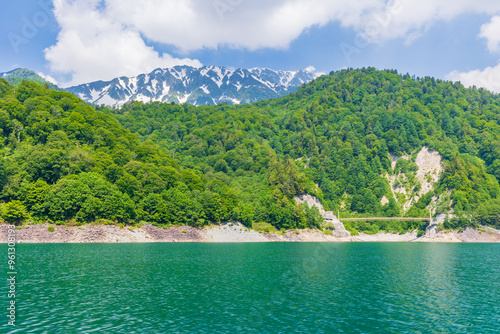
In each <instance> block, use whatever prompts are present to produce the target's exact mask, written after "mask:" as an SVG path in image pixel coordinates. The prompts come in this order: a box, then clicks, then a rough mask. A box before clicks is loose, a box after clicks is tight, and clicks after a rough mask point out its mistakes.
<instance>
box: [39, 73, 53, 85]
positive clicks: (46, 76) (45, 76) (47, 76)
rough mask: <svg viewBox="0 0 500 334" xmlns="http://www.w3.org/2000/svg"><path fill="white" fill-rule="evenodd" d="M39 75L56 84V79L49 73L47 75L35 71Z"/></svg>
mask: <svg viewBox="0 0 500 334" xmlns="http://www.w3.org/2000/svg"><path fill="white" fill-rule="evenodd" d="M37 74H38V75H39V76H41V77H42V78H43V79H44V80H46V81H48V82H50V83H52V84H54V85H57V80H56V79H54V78H53V77H51V76H50V75H47V74H43V73H42V72H38V73H37Z"/></svg>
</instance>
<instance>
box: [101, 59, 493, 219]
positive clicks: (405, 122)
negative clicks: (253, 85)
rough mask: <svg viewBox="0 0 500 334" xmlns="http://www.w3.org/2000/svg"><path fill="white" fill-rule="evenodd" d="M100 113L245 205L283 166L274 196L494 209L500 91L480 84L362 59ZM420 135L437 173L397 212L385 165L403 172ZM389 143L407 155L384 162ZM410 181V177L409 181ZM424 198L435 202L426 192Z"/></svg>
mask: <svg viewBox="0 0 500 334" xmlns="http://www.w3.org/2000/svg"><path fill="white" fill-rule="evenodd" d="M107 113H108V114H111V115H114V116H116V118H117V119H118V120H119V121H120V123H121V124H123V125H124V126H125V127H126V128H128V129H130V130H131V131H132V132H134V133H137V134H138V135H139V136H140V137H141V138H142V139H150V140H152V141H154V142H156V143H158V144H159V145H160V146H161V147H163V148H165V149H168V150H169V151H170V152H171V154H172V155H175V158H176V159H178V160H179V161H180V162H181V164H182V165H183V166H185V167H189V168H193V169H195V170H198V171H199V172H200V173H203V174H209V175H215V176H216V177H217V178H219V179H222V180H225V182H226V183H227V184H229V185H230V186H231V188H232V189H234V190H235V192H236V193H237V194H238V196H239V197H240V198H244V199H245V203H248V204H249V205H251V206H252V208H255V207H258V203H259V198H261V196H262V194H263V193H262V189H263V188H262V187H264V186H266V185H268V184H270V185H274V182H281V184H287V181H285V180H280V181H275V180H277V178H279V177H281V178H283V179H287V176H286V173H285V172H284V170H286V167H285V166H287V165H288V166H293V168H295V166H297V168H298V169H299V172H300V173H304V175H305V178H304V179H303V182H294V180H293V178H288V181H290V180H291V182H290V183H291V184H293V185H294V186H293V187H281V186H278V187H275V189H274V190H273V191H274V196H275V197H279V196H281V194H284V195H285V197H286V198H291V196H293V195H295V194H296V193H298V192H302V191H307V192H311V193H316V194H317V195H318V196H319V198H320V199H321V200H322V202H323V204H324V205H325V206H326V207H327V208H328V209H331V210H334V211H337V210H340V211H341V212H342V213H343V214H344V215H345V214H352V213H358V214H359V213H361V214H364V215H370V216H401V215H404V214H406V215H408V216H417V217H418V216H428V215H429V211H428V210H429V208H430V206H431V205H433V206H434V208H433V210H432V211H433V213H434V214H436V213H437V212H440V211H449V210H451V209H453V210H454V212H455V213H456V214H458V215H464V214H476V213H477V211H478V210H480V211H481V213H482V214H483V215H490V214H498V213H499V212H496V211H495V210H497V211H498V200H497V198H498V195H499V194H500V188H499V185H498V182H497V179H496V177H500V141H499V135H500V100H499V97H498V96H497V95H493V94H492V93H490V92H488V91H486V90H483V89H466V88H464V87H463V86H462V85H461V84H459V83H451V82H445V81H442V80H436V79H434V78H429V77H426V78H414V77H413V78H412V77H410V76H409V75H399V74H397V73H396V72H395V71H377V70H375V69H373V68H368V69H361V70H342V71H339V72H335V73H331V74H330V75H329V76H322V77H320V78H318V79H316V80H315V81H313V82H312V83H310V84H308V85H304V86H302V87H301V88H300V89H299V91H298V92H297V93H293V94H290V95H288V96H286V97H284V98H280V99H276V100H267V101H262V102H258V103H254V104H253V105H243V106H229V105H219V106H217V107H193V106H190V105H186V104H184V105H182V106H179V105H170V104H160V103H151V104H142V103H131V104H128V105H126V106H124V107H123V108H121V109H119V110H107ZM424 146H427V147H429V148H430V149H432V150H436V151H438V152H439V153H440V154H441V155H442V157H443V159H444V162H443V163H444V172H443V173H442V175H441V177H440V179H439V182H438V183H437V184H436V187H435V189H434V190H433V191H432V192H429V193H427V194H426V195H425V196H421V197H420V199H419V200H418V201H416V203H415V204H414V205H413V206H412V207H411V208H410V209H409V210H408V211H407V212H403V210H402V204H403V203H401V202H402V200H400V198H398V196H397V195H395V194H394V193H393V189H391V187H390V185H389V182H388V176H390V175H394V174H395V173H406V175H407V177H406V178H405V180H407V181H408V180H409V181H411V180H412V175H413V174H414V173H415V168H416V166H415V163H414V159H415V155H416V153H417V152H419V151H420V150H421V149H422V147H424ZM389 153H391V154H393V155H397V156H402V155H405V154H406V155H408V156H409V157H410V158H409V160H404V159H400V160H398V163H397V165H396V167H395V168H394V169H393V168H392V167H391V159H390V155H389ZM277 161H279V162H280V163H277ZM279 164H280V166H279V167H277V166H278V165H279ZM280 168H281V169H280ZM266 176H267V177H266ZM409 181H408V182H409ZM314 184H316V185H318V186H319V188H316V186H315V185H314ZM418 189H419V184H418V182H415V184H414V185H412V188H410V189H409V190H410V191H418ZM276 193H279V195H277V194H276ZM384 196H385V197H386V198H387V199H388V202H386V203H385V205H382V202H383V201H382V198H383V197H384ZM433 197H434V198H436V197H438V198H439V199H440V201H438V202H436V203H431V200H432V198H433ZM494 208H496V209H494ZM259 218H264V217H259Z"/></svg>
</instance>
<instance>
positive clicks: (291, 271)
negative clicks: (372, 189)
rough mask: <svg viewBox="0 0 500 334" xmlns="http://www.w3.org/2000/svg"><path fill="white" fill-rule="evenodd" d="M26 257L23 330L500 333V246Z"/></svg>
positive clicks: (121, 251) (118, 247)
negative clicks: (499, 315)
mask: <svg viewBox="0 0 500 334" xmlns="http://www.w3.org/2000/svg"><path fill="white" fill-rule="evenodd" d="M18 253H19V259H20V263H19V266H18V268H19V270H18V271H19V275H18V282H19V283H18V291H19V295H18V310H17V311H18V313H17V315H18V324H19V325H18V326H17V327H16V329H15V330H14V331H13V333H16V332H17V333H44V332H45V333H80V332H85V333H87V332H97V333H130V332H137V333H176V332H183V333H221V332H222V333H233V332H244V333H252V332H254V333H263V332H266V333H289V332H304V333H332V332H333V333H342V332H345V333H402V332H411V333H443V332H444V333H486V332H495V331H498V328H499V326H500V324H499V317H498V314H500V308H499V305H500V268H499V267H500V245H497V244H485V245H481V244H412V243H258V244H89V245H85V244H83V245H81V244H80V245H26V244H21V245H18ZM4 290H5V287H4ZM5 296H6V293H3V292H2V298H3V299H2V300H1V301H2V303H3V304H2V305H1V306H2V309H5V308H4V306H5V307H6V305H7V304H6V303H7V299H6V297H5ZM5 323H6V321H5ZM5 323H2V324H0V331H1V332H8V329H9V328H7V326H6V325H5Z"/></svg>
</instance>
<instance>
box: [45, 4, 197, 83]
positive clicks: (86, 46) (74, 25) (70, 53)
mask: <svg viewBox="0 0 500 334" xmlns="http://www.w3.org/2000/svg"><path fill="white" fill-rule="evenodd" d="M97 4H98V1H92V0H87V1H73V2H71V3H69V2H67V1H64V0H56V1H55V2H54V7H55V11H54V12H55V16H56V19H57V21H58V23H59V25H60V27H61V31H60V33H59V35H58V37H57V43H56V44H55V45H53V46H51V47H49V48H47V49H46V50H45V58H46V59H47V60H48V61H49V63H50V68H51V70H52V71H53V72H56V73H69V74H71V77H72V79H71V80H70V81H69V82H66V83H63V84H62V85H63V86H70V85H74V84H79V83H83V82H89V81H95V80H109V79H113V78H115V77H117V76H132V75H137V74H139V73H143V72H148V71H152V70H154V69H155V68H158V67H172V66H175V65H179V64H186V65H192V66H201V64H200V62H199V61H197V60H192V59H177V58H173V57H172V56H170V55H168V54H162V55H160V54H159V53H158V52H156V51H155V50H154V49H153V48H152V47H149V46H147V45H146V44H145V42H144V40H143V39H142V37H141V35H140V33H139V31H137V30H135V29H131V28H127V27H125V26H124V23H122V22H117V21H114V20H111V19H109V18H108V17H107V16H106V15H105V14H103V13H101V12H100V11H98V10H97V9H96V6H97Z"/></svg>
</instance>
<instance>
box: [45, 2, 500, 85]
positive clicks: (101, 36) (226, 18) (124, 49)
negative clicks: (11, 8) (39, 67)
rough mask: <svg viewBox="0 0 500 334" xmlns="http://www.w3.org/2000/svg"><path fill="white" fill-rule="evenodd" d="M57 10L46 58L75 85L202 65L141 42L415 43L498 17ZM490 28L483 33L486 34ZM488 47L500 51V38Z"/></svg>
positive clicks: (271, 9)
mask: <svg viewBox="0 0 500 334" xmlns="http://www.w3.org/2000/svg"><path fill="white" fill-rule="evenodd" d="M54 7H55V14H56V19H57V21H58V22H59V24H60V26H61V31H60V34H59V36H58V41H57V44H56V45H54V46H52V47H50V48H48V49H47V50H46V58H47V60H48V61H49V62H50V64H51V68H52V69H53V70H54V71H58V72H65V73H71V74H72V75H73V79H72V83H77V82H83V81H89V80H95V79H97V78H111V77H116V76H117V75H132V74H137V73H140V72H146V71H148V70H150V69H154V68H155V67H168V66H172V65H176V64H197V65H199V62H197V61H196V60H191V59H176V58H173V57H171V56H170V55H166V54H159V53H158V52H157V51H155V50H154V49H153V48H151V47H148V46H147V45H146V44H145V42H144V39H148V40H150V41H153V42H156V43H164V44H168V45H173V46H175V47H176V48H177V49H178V50H179V51H180V52H184V53H188V52H190V51H193V50H200V49H204V48H218V47H220V46H228V47H233V48H246V49H249V50H258V49H262V48H287V47H288V46H289V44H290V43H291V42H292V41H293V40H294V39H296V38H297V37H299V36H300V35H301V34H302V33H303V32H304V31H307V29H309V28H311V27H313V26H322V25H325V24H327V23H329V22H338V23H339V24H340V25H341V26H342V27H344V28H352V29H355V30H356V31H358V32H359V33H360V34H359V36H361V38H360V39H361V40H362V41H364V43H373V42H378V41H382V40H385V39H391V38H404V39H405V40H406V41H407V43H411V42H412V41H413V40H414V39H416V38H418V37H419V36H421V35H422V34H423V33H425V32H426V31H427V29H428V28H429V27H430V26H432V24H434V23H435V22H438V21H442V20H451V19H453V18H454V17H457V16H458V15H460V14H463V13H483V14H487V15H495V14H496V13H498V12H500V2H499V1H498V0H482V1H474V2H473V1H470V0H441V1H436V0H273V1H269V0H209V1H207V0H141V1H137V0H102V1H101V0H78V1H76V0H54ZM492 24H493V22H492ZM497 25H498V24H496V23H495V27H496V26H497ZM495 29H497V28H495ZM492 30H493V26H491V28H488V27H485V29H484V35H485V36H490V35H492V34H493V33H492ZM482 33H483V32H482ZM497 36H498V35H497ZM491 41H492V47H498V44H499V42H500V37H499V38H498V40H496V41H495V40H494V39H493V37H491ZM495 43H496V44H495Z"/></svg>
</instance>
